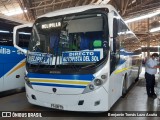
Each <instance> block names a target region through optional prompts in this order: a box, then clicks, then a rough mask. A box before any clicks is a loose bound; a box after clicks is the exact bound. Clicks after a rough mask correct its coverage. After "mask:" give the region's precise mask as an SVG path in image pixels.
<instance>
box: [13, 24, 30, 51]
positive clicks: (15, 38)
mask: <svg viewBox="0 0 160 120" xmlns="http://www.w3.org/2000/svg"><path fill="white" fill-rule="evenodd" d="M32 26H33V23H29V24H24V25H19V26H15V27H14V29H13V45H14V47H15V48H17V49H18V50H20V51H21V52H23V53H24V54H27V50H26V49H23V48H21V47H19V46H18V43H19V33H18V30H19V29H22V28H26V27H32Z"/></svg>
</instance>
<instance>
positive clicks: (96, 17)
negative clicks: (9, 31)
mask: <svg viewBox="0 0 160 120" xmlns="http://www.w3.org/2000/svg"><path fill="white" fill-rule="evenodd" d="M30 26H32V34H31V39H30V42H29V47H28V50H24V49H22V48H21V47H20V46H18V45H17V44H18V42H17V41H16V37H17V36H16V31H17V30H18V29H19V28H23V27H30ZM14 46H15V47H16V48H18V49H19V50H21V51H22V52H24V53H25V54H26V55H27V60H26V77H25V80H26V82H25V87H26V95H27V98H28V101H29V102H30V103H31V104H35V105H39V106H45V107H49V108H54V109H62V110H69V111H90V112H94V111H101V112H102V111H108V110H109V109H110V108H111V107H112V105H113V104H114V103H115V102H116V101H117V100H118V99H119V98H120V97H121V96H122V95H124V94H125V93H126V91H127V90H128V88H129V87H130V86H131V84H132V83H133V82H135V79H136V78H138V76H139V73H140V70H141V46H140V42H139V40H138V39H137V38H136V36H135V35H134V34H133V32H131V31H130V29H129V28H128V27H127V25H126V24H125V22H124V21H123V20H122V19H121V17H120V16H119V14H118V13H117V11H116V10H115V9H114V8H113V7H112V6H111V5H86V6H80V7H74V8H67V9H63V10H58V11H55V12H51V13H47V14H45V15H43V16H40V17H39V18H38V19H37V20H36V21H35V23H34V24H27V25H22V26H17V27H15V28H14Z"/></svg>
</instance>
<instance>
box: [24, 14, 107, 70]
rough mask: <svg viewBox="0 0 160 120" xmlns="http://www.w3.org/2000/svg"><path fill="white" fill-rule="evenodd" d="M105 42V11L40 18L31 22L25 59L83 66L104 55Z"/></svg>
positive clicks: (51, 64)
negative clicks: (103, 12) (32, 24)
mask: <svg viewBox="0 0 160 120" xmlns="http://www.w3.org/2000/svg"><path fill="white" fill-rule="evenodd" d="M107 46H108V24H107V16H106V15H104V14H99V13H98V14H95V13H94V14H93V13H92V14H85V15H83V14H74V15H68V16H59V17H50V18H40V19H38V20H37V21H36V22H35V24H34V26H33V30H32V36H31V40H30V43H29V49H28V54H27V63H28V64H30V65H34V66H36V65H38V66H39V67H41V66H43V67H44V66H52V67H53V68H65V66H67V68H69V67H77V68H78V69H81V68H82V69H85V68H89V67H90V66H96V65H97V64H99V63H101V62H102V61H103V59H104V58H106V56H107V52H106V49H107V48H106V47H107Z"/></svg>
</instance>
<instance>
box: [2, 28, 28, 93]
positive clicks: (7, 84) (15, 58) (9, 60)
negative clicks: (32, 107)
mask: <svg viewBox="0 0 160 120" xmlns="http://www.w3.org/2000/svg"><path fill="white" fill-rule="evenodd" d="M19 34H20V35H19V36H20V42H19V45H20V46H21V47H23V48H27V47H28V41H29V37H30V35H24V34H23V33H19ZM25 58H26V56H25V55H24V54H23V53H22V52H21V51H20V50H18V49H16V48H15V47H14V46H13V32H12V31H6V30H2V29H1V30H0V92H3V91H7V90H12V89H19V88H23V87H24V82H25V80H24V76H25Z"/></svg>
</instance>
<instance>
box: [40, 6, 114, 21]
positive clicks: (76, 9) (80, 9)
mask: <svg viewBox="0 0 160 120" xmlns="http://www.w3.org/2000/svg"><path fill="white" fill-rule="evenodd" d="M94 8H108V9H109V11H112V10H114V11H116V10H115V8H114V7H113V6H112V5H109V4H107V5H84V6H78V7H71V8H66V9H61V10H57V11H53V12H50V13H47V14H44V15H42V16H39V17H38V18H41V17H54V16H59V15H65V14H72V13H78V12H83V11H86V10H89V9H94Z"/></svg>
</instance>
